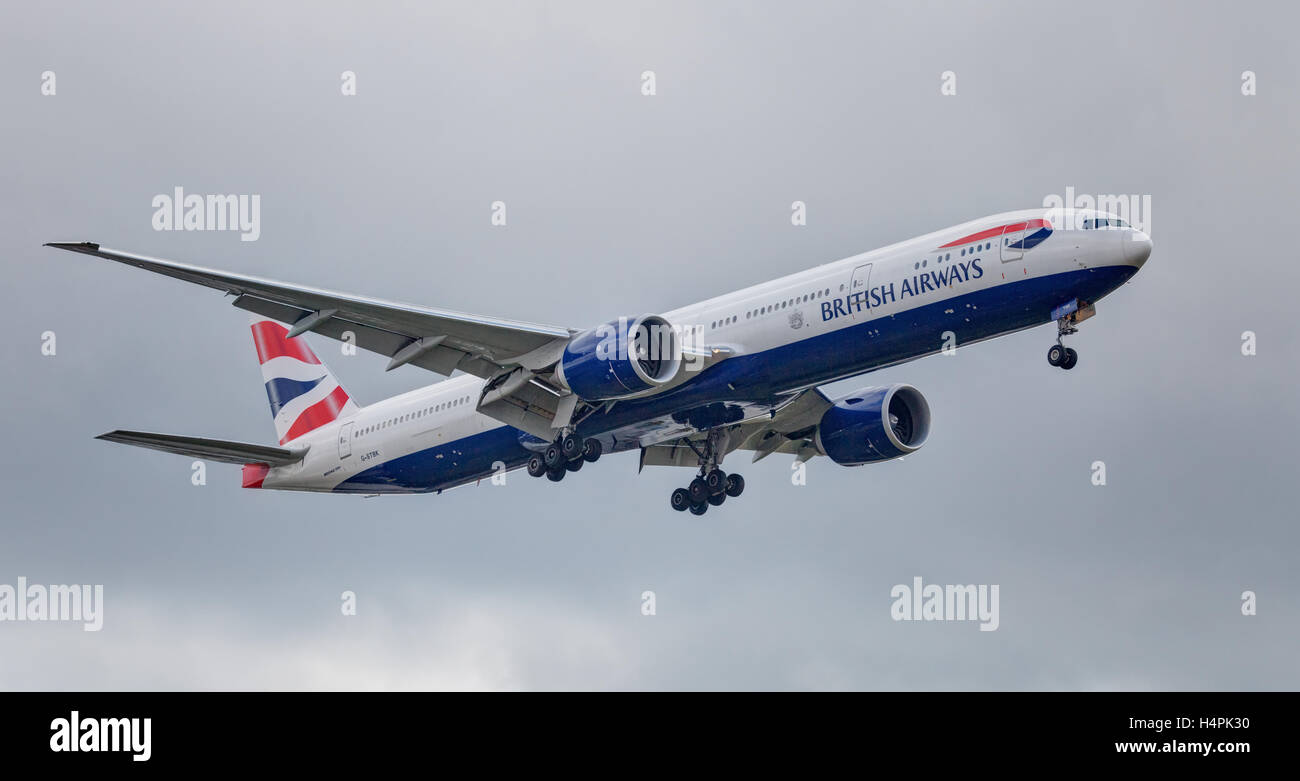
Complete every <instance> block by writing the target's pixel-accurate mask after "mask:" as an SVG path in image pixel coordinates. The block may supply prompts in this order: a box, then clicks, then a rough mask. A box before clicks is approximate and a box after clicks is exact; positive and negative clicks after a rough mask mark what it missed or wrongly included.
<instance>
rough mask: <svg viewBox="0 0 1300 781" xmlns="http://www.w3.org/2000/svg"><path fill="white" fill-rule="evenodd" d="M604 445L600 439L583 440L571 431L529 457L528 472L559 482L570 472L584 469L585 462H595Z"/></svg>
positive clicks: (534, 475)
mask: <svg viewBox="0 0 1300 781" xmlns="http://www.w3.org/2000/svg"><path fill="white" fill-rule="evenodd" d="M602 452H604V447H603V446H602V445H601V444H600V440H598V439H588V440H583V439H581V438H580V437H578V436H577V435H576V434H574V433H572V432H569V433H567V434H562V435H560V437H559V438H557V439H556V440H555V441H554V442H552V443H551V444H549V445H547V446H546V449H545V450H543V451H542V452H540V453H533V455H532V458H529V459H528V474H530V475H532V476H533V477H541V476H542V475H546V479H548V480H550V481H551V482H553V483H558V482H560V481H561V480H563V479H564V475H565V474H566V473H568V472H576V471H578V470H579V469H582V465H583V464H584V463H592V464H594V463H595V462H596V461H597V460H598V459H599V458H600V454H601V453H602Z"/></svg>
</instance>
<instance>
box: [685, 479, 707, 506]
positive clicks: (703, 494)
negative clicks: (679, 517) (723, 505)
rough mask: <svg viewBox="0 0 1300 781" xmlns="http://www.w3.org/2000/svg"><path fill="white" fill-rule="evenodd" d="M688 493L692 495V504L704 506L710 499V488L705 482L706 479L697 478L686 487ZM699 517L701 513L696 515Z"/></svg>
mask: <svg viewBox="0 0 1300 781" xmlns="http://www.w3.org/2000/svg"><path fill="white" fill-rule="evenodd" d="M686 491H687V493H689V494H690V497H691V504H704V502H705V500H706V499H708V498H709V486H708V485H707V484H706V483H705V482H704V478H702V477H697V478H695V479H694V480H692V481H691V484H690V485H689V486H687V487H686ZM696 515H699V513H696Z"/></svg>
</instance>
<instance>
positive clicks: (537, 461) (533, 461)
mask: <svg viewBox="0 0 1300 781" xmlns="http://www.w3.org/2000/svg"><path fill="white" fill-rule="evenodd" d="M544 474H546V462H544V461H542V457H541V455H539V454H537V453H533V456H532V458H530V459H528V475H529V476H530V477H541V476H542V475H544Z"/></svg>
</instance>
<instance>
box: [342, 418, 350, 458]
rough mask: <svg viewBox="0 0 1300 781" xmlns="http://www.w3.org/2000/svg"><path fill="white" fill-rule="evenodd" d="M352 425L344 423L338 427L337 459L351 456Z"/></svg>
mask: <svg viewBox="0 0 1300 781" xmlns="http://www.w3.org/2000/svg"><path fill="white" fill-rule="evenodd" d="M352 425H353V424H351V423H344V424H343V425H342V426H339V458H347V457H348V456H350V455H352Z"/></svg>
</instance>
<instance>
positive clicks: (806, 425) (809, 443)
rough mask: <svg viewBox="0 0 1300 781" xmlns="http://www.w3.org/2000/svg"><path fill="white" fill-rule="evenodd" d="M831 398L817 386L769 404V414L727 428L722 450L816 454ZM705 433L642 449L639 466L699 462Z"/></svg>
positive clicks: (800, 456) (759, 455)
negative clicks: (819, 426) (820, 424)
mask: <svg viewBox="0 0 1300 781" xmlns="http://www.w3.org/2000/svg"><path fill="white" fill-rule="evenodd" d="M830 407H831V401H830V400H829V399H827V398H826V395H825V394H823V393H822V392H821V391H820V390H818V389H816V388H809V389H808V390H804V391H800V392H798V393H796V394H794V395H792V396H790V397H788V398H786V399H784V400H782V401H781V402H780V403H779V404H777V405H776V406H774V407H772V411H771V412H770V413H769V414H765V415H760V416H757V417H753V418H750V419H748V420H743V421H741V422H740V423H737V424H736V425H735V426H733V427H731V428H730V429H728V430H727V432H726V440H725V444H724V445H723V452H726V453H730V452H731V451H733V450H752V451H754V458H753V460H754V461H758V460H759V459H763V458H766V457H768V456H770V455H772V454H773V453H791V454H793V455H794V456H795V457H796V458H797V459H798V460H800V461H807V460H808V459H810V458H812V457H813V456H815V455H817V454H818V453H817V446H816V445H815V444H814V443H813V434H814V433H816V431H817V423H818V421H820V420H821V418H822V415H824V414H825V413H826V410H828V409H830ZM704 438H705V435H704V434H703V433H700V434H698V435H695V436H691V437H682V438H679V439H674V440H669V441H667V442H663V443H661V444H658V445H651V446H650V447H645V448H642V449H641V466H646V465H650V466H688V467H692V468H694V467H696V466H698V465H699V454H700V453H701V452H702V443H703V441H704Z"/></svg>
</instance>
